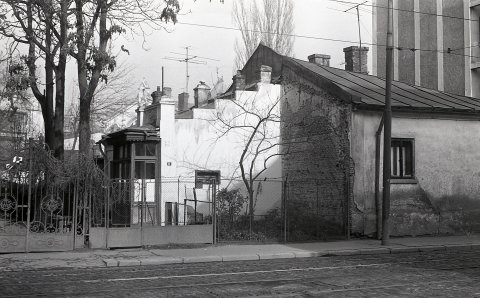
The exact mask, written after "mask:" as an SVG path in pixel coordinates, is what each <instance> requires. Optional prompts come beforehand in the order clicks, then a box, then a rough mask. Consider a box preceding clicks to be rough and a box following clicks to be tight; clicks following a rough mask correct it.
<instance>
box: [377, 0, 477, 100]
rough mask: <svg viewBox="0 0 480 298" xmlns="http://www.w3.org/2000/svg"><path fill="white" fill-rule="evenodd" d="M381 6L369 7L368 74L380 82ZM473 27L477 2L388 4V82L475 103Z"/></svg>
mask: <svg viewBox="0 0 480 298" xmlns="http://www.w3.org/2000/svg"><path fill="white" fill-rule="evenodd" d="M387 5H388V0H374V1H373V5H372V7H373V22H372V23H373V30H372V32H374V34H373V42H372V43H373V44H374V45H373V64H372V65H373V73H372V74H373V75H375V76H378V77H382V78H383V77H385V70H386V66H385V53H386V46H385V45H386V40H387V37H386V33H387ZM479 23H480V1H477V0H393V39H394V40H393V43H394V71H393V72H394V80H397V81H401V82H405V83H407V84H410V85H418V86H422V87H426V88H429V89H434V90H439V91H445V92H449V93H453V94H458V95H465V96H472V97H477V98H480V46H479V38H480V31H479V28H480V25H479Z"/></svg>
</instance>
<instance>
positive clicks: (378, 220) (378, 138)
mask: <svg viewBox="0 0 480 298" xmlns="http://www.w3.org/2000/svg"><path fill="white" fill-rule="evenodd" d="M382 130H383V115H382V119H381V120H380V124H379V125H378V129H377V131H376V133H375V212H376V217H375V218H376V224H377V239H378V240H380V239H381V238H382V237H381V235H382V233H381V232H382V221H381V218H382V205H381V201H382V198H381V196H380V142H381V140H382V139H381V135H382Z"/></svg>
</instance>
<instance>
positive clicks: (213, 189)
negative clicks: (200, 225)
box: [212, 180, 217, 244]
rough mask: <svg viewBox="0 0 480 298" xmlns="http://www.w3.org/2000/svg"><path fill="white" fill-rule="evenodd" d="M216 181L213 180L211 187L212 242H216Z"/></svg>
mask: <svg viewBox="0 0 480 298" xmlns="http://www.w3.org/2000/svg"><path fill="white" fill-rule="evenodd" d="M216 186H217V185H216V183H215V180H213V187H212V191H213V193H212V202H213V206H212V210H213V212H212V222H213V244H216V243H217V207H216V200H217V195H216Z"/></svg>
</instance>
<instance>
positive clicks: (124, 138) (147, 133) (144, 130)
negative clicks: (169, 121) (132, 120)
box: [97, 126, 160, 144]
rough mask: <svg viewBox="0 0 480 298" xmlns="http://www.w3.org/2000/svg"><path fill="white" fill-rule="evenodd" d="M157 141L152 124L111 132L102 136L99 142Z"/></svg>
mask: <svg viewBox="0 0 480 298" xmlns="http://www.w3.org/2000/svg"><path fill="white" fill-rule="evenodd" d="M149 141H150V142H159V141H160V137H159V136H158V134H157V132H156V130H155V128H154V127H153V126H130V127H127V128H125V129H122V130H119V131H116V132H112V133H110V134H108V135H106V136H103V137H102V139H101V140H100V141H98V142H97V144H98V143H101V144H118V143H127V142H149Z"/></svg>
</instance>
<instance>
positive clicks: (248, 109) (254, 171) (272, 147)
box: [209, 92, 285, 227]
mask: <svg viewBox="0 0 480 298" xmlns="http://www.w3.org/2000/svg"><path fill="white" fill-rule="evenodd" d="M240 97H241V98H237V99H232V100H221V101H223V102H224V103H220V104H219V105H218V109H217V111H216V112H215V115H214V116H213V117H212V119H210V120H209V122H210V123H211V125H213V127H214V128H215V130H216V131H217V134H218V140H221V139H222V138H224V137H228V138H229V139H236V140H238V148H237V149H239V151H238V152H239V154H240V156H239V159H238V169H239V171H240V177H241V179H242V181H243V184H244V185H245V188H246V190H247V193H248V206H249V207H248V208H249V210H248V213H249V216H250V227H252V223H253V216H254V206H255V187H254V183H255V182H256V181H257V180H258V179H259V177H261V176H262V174H264V173H265V171H267V169H268V168H269V166H270V164H271V162H272V161H273V160H274V157H279V156H281V155H282V154H284V151H285V150H281V147H282V146H284V145H285V144H282V143H281V139H280V123H281V119H280V103H281V98H282V97H281V96H280V95H278V96H275V95H271V94H270V93H268V92H267V93H262V94H258V93H257V94H256V95H254V96H253V95H251V94H249V93H248V92H247V93H246V94H245V96H240Z"/></svg>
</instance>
